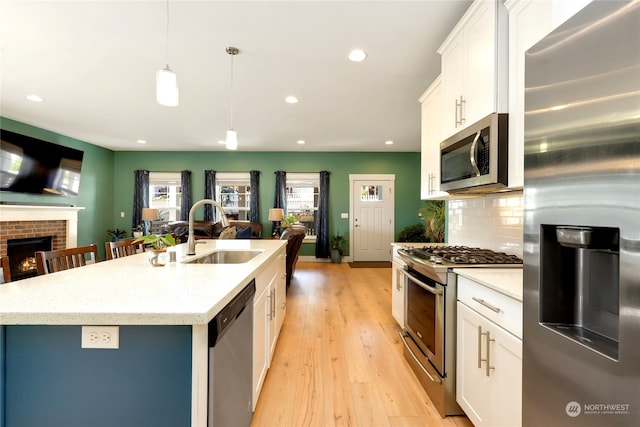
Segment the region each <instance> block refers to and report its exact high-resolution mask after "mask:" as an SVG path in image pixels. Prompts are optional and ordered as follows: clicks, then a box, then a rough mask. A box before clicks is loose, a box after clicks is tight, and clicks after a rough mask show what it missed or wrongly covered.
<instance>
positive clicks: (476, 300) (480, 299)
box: [471, 297, 502, 313]
mask: <svg viewBox="0 0 640 427" xmlns="http://www.w3.org/2000/svg"><path fill="white" fill-rule="evenodd" d="M471 299H472V300H474V301H475V302H477V303H478V304H482V305H484V306H485V307H487V308H488V309H489V310H491V311H495V312H496V313H500V312H501V311H502V310H500V307H496V306H495V305H493V304H489V303H488V302H486V301H485V300H483V299H482V298H478V297H471Z"/></svg>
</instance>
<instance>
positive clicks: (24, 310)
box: [0, 239, 286, 325]
mask: <svg viewBox="0 0 640 427" xmlns="http://www.w3.org/2000/svg"><path fill="white" fill-rule="evenodd" d="M285 245H286V241H282V240H268V239H267V240H243V239H239V240H199V241H198V244H197V245H196V255H195V256H190V257H189V256H186V255H185V254H186V249H187V248H186V244H182V245H178V246H175V247H174V248H171V249H170V250H175V251H176V255H177V262H170V263H168V264H167V265H165V266H163V267H152V266H151V265H150V264H149V263H148V262H147V254H146V253H141V254H138V255H132V256H128V257H124V258H119V259H115V260H111V261H102V262H98V263H96V264H92V265H87V266H85V267H80V268H75V269H71V270H66V271H61V272H57V273H52V274H46V275H43V276H38V277H33V278H29V279H25V280H19V281H16V282H11V283H7V284H4V285H0V324H5V325H15V324H45V325H195V324H206V323H208V322H209V321H210V320H211V319H213V317H214V316H215V315H216V314H217V313H218V312H219V311H220V310H221V309H222V308H223V307H224V306H225V305H226V304H227V303H228V302H229V301H230V300H231V299H232V298H233V297H234V296H235V295H236V294H237V293H238V292H239V291H240V290H242V288H243V287H244V286H245V285H246V284H247V283H248V282H249V281H250V280H251V279H252V278H253V277H254V276H255V275H256V273H257V272H258V271H260V270H261V269H262V268H263V266H265V265H266V264H265V263H267V262H269V261H272V260H274V259H275V258H276V257H277V256H278V253H279V252H280V251H279V249H281V248H283V247H284V246H285ZM219 249H230V250H245V249H254V250H260V251H261V253H260V254H259V255H258V256H256V257H254V258H252V259H251V260H250V261H248V262H246V263H242V264H188V263H186V262H187V261H189V260H192V259H195V258H199V257H200V256H202V255H205V254H207V253H211V252H214V251H216V250H219ZM283 251H284V250H283Z"/></svg>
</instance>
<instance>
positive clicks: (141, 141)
mask: <svg viewBox="0 0 640 427" xmlns="http://www.w3.org/2000/svg"><path fill="white" fill-rule="evenodd" d="M136 142H137V143H138V144H146V143H147V141H145V140H144V139H139V140H137V141H136Z"/></svg>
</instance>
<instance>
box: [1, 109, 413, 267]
mask: <svg viewBox="0 0 640 427" xmlns="http://www.w3.org/2000/svg"><path fill="white" fill-rule="evenodd" d="M0 127H1V128H4V129H7V130H10V131H13V132H19V133H22V134H24V135H28V136H31V137H34V138H39V139H42V140H45V141H50V142H54V143H56V144H60V145H64V146H68V147H73V148H77V149H80V150H83V151H84V161H83V165H82V178H81V181H80V191H79V196H78V197H76V198H68V197H53V196H41V195H24V194H14V193H8V192H2V193H0V201H7V202H20V203H42V204H53V203H58V204H66V205H76V206H82V207H84V208H85V209H84V210H81V211H80V213H79V215H78V245H87V244H90V243H96V244H97V245H98V248H99V250H100V254H101V257H102V258H103V259H104V244H103V242H105V241H107V240H108V236H107V234H106V230H107V229H108V228H121V229H125V230H128V231H130V230H131V215H132V205H133V171H134V170H136V169H146V170H149V171H154V172H177V171H181V170H185V169H186V170H190V171H191V172H192V194H193V202H195V201H198V200H200V199H201V198H203V195H204V171H205V170H206V169H213V170H216V171H218V172H247V171H249V170H259V171H260V172H261V173H260V218H261V222H262V223H263V224H264V230H263V232H264V233H263V235H264V234H268V233H270V232H271V224H270V223H269V221H268V220H267V216H268V212H269V208H270V207H272V206H273V193H274V188H275V175H274V172H275V171H277V170H284V171H286V172H319V171H321V170H327V171H329V172H330V177H329V183H330V189H329V226H330V232H331V233H335V232H340V233H341V234H343V235H344V236H345V237H346V238H347V239H349V220H348V219H342V218H340V213H342V212H349V174H394V175H395V178H396V180H395V190H396V198H395V233H394V239H395V238H397V235H398V232H399V231H400V230H402V229H403V228H404V227H406V226H407V225H412V224H416V223H418V222H419V219H418V217H417V211H418V209H419V208H420V207H422V202H421V201H420V153H418V152H410V153H406V152H405V153H393V152H366V153H361V152H305V151H299V152H298V151H295V152H243V151H234V152H231V151H211V152H206V151H198V152H182V151H175V152H164V151H163V152H143V151H118V152H113V151H111V150H107V149H104V148H100V147H97V146H95V145H92V144H90V143H87V142H83V141H80V140H77V139H73V138H69V137H66V136H63V135H59V134H56V133H54V132H50V131H47V130H44V129H40V128H37V127H33V126H29V125H26V124H23V123H20V122H17V121H14V120H11V119H7V118H0ZM176 148H177V149H179V147H176ZM120 212H124V218H122V217H121V216H120ZM202 212H203V209H200V212H198V213H197V214H196V218H202V215H203V214H202ZM301 255H308V256H313V255H315V247H314V245H313V244H304V245H303V248H302V250H301Z"/></svg>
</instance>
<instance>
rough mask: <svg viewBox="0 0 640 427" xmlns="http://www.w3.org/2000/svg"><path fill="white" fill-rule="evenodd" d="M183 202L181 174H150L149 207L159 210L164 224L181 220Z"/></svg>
mask: <svg viewBox="0 0 640 427" xmlns="http://www.w3.org/2000/svg"><path fill="white" fill-rule="evenodd" d="M181 202H182V186H181V176H180V172H149V207H150V208H156V209H158V211H159V216H160V221H161V222H162V223H164V222H168V221H177V220H179V219H180V203H181ZM160 224H161V223H160ZM160 224H155V222H154V224H153V225H154V228H155V226H156V225H160Z"/></svg>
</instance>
